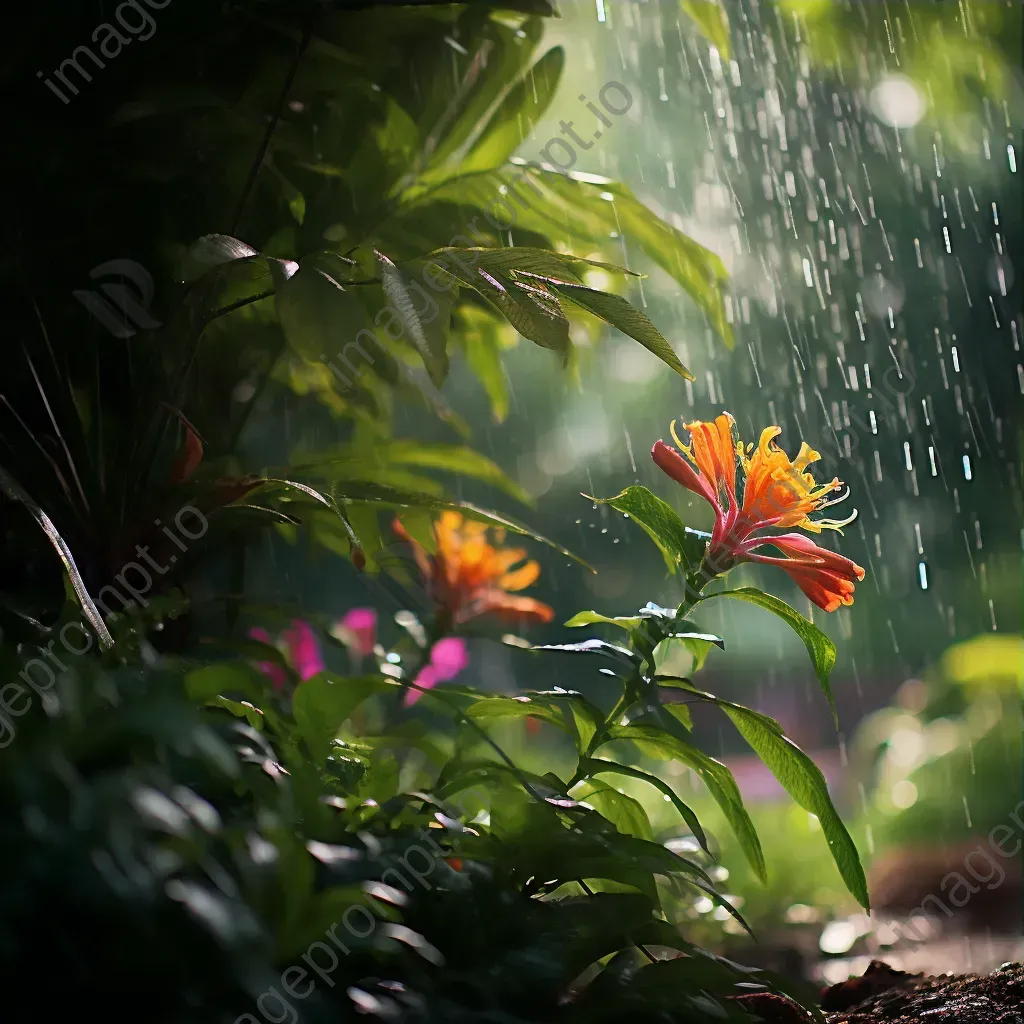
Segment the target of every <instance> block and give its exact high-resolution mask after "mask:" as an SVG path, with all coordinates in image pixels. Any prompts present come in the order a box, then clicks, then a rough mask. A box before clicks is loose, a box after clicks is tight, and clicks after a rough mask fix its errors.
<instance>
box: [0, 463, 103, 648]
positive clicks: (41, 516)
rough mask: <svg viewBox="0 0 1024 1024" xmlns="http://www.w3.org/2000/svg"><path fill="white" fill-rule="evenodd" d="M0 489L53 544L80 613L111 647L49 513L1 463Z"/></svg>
mask: <svg viewBox="0 0 1024 1024" xmlns="http://www.w3.org/2000/svg"><path fill="white" fill-rule="evenodd" d="M0 491H2V492H3V493H4V495H6V497H8V498H9V499H11V500H12V501H17V502H20V503H21V504H22V505H24V506H25V508H26V509H27V510H28V513H29V515H30V516H31V517H32V518H33V519H34V520H35V521H36V523H38V524H39V527H40V528H41V529H42V531H43V533H45V534H46V539H47V540H48V541H49V542H50V544H51V545H52V546H53V550H54V551H56V552H57V557H58V558H59V559H60V560H61V562H62V563H63V565H64V570H65V572H66V573H67V575H68V580H69V581H70V583H71V587H72V589H73V590H74V592H75V596H76V597H77V598H78V603H79V605H80V606H81V609H82V613H83V614H84V615H85V617H86V620H87V621H88V623H89V625H90V626H91V627H92V629H93V632H94V633H95V634H96V636H97V638H98V639H99V643H100V647H102V648H104V649H109V648H111V647H113V646H114V638H113V637H112V636H111V635H110V630H109V629H107V624H106V623H105V622H104V621H103V616H102V615H100V610H99V608H97V607H96V604H95V602H94V601H93V599H92V596H91V595H90V594H89V591H88V589H87V588H86V586H85V581H84V580H83V579H82V574H81V573H80V572H79V571H78V566H77V565H76V564H75V559H74V556H73V555H72V554H71V548H69V547H68V545H67V543H66V542H65V540H64V538H63V537H62V536H61V535H60V532H59V531H58V530H57V527H56V526H54V525H53V522H52V521H51V519H50V517H49V516H48V515H47V514H46V513H45V512H44V511H43V510H42V508H40V506H39V505H37V504H36V502H35V500H34V499H33V498H32V497H31V495H29V493H28V492H27V491H26V490H25V488H24V487H22V486H21V484H19V483H18V481H17V480H15V479H14V477H13V476H11V475H10V473H8V472H7V470H6V469H4V468H3V467H2V466H0Z"/></svg>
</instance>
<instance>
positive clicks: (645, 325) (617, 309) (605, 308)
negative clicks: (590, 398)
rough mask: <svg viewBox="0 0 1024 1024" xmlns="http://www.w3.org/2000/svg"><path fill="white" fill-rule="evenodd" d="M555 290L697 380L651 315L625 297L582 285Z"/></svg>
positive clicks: (679, 372) (681, 373) (663, 360)
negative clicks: (652, 320) (650, 317)
mask: <svg viewBox="0 0 1024 1024" xmlns="http://www.w3.org/2000/svg"><path fill="white" fill-rule="evenodd" d="M555 289H556V290H557V292H558V294H559V295H561V296H563V297H564V298H567V299H569V300H570V301H572V302H575V303H576V305H577V306H580V307H582V308H583V309H585V310H587V311H588V312H589V313H593V314H594V316H596V317H600V319H602V320H604V322H605V323H607V324H611V325H612V327H614V328H616V329H617V330H620V331H622V333H623V334H625V335H627V336H628V337H630V338H633V339H634V340H635V341H639V342H640V344H641V345H643V346H644V348H646V349H647V350H648V351H650V352H653V353H654V355H656V356H657V357H658V358H659V359H660V360H661V361H662V362H663V363H667V364H668V365H669V366H671V367H672V369H673V370H675V371H676V373H678V374H679V375H680V376H682V377H686V378H687V379H688V380H693V379H694V376H693V374H692V373H690V371H689V370H688V369H687V368H686V367H685V366H683V364H682V363H681V362H680V361H679V357H678V356H677V355H676V353H675V350H674V349H673V348H672V346H671V345H670V344H669V343H668V342H667V341H666V340H665V338H664V337H663V336H662V333H661V331H659V330H658V328H657V327H655V326H654V324H653V323H651V321H650V320H649V319H648V317H647V314H646V313H643V312H641V311H640V310H639V309H636V308H635V307H634V306H633V305H631V304H630V303H629V302H628V301H627V300H626V299H624V298H623V297H622V296H621V295H612V294H611V293H610V292H599V291H595V290H594V289H593V288H584V287H583V286H581V285H569V284H560V285H556V286H555Z"/></svg>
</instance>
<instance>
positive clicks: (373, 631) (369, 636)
mask: <svg viewBox="0 0 1024 1024" xmlns="http://www.w3.org/2000/svg"><path fill="white" fill-rule="evenodd" d="M337 629H338V632H340V633H341V634H342V637H343V638H344V640H345V642H346V643H348V644H349V645H350V646H351V647H354V648H355V651H356V653H357V654H358V655H359V656H360V657H361V658H367V657H369V656H370V655H371V654H373V646H374V644H375V643H376V642H377V612H376V610H375V609H373V608H351V609H349V611H347V612H345V614H344V615H343V616H342V618H341V619H340V620H339V622H338V626H337Z"/></svg>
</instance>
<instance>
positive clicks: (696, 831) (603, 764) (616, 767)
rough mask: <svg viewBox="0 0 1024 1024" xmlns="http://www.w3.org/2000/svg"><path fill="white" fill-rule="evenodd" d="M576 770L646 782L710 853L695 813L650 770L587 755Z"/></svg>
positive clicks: (587, 773)
mask: <svg viewBox="0 0 1024 1024" xmlns="http://www.w3.org/2000/svg"><path fill="white" fill-rule="evenodd" d="M578 770H579V772H580V773H581V774H583V775H586V776H591V775H600V774H601V773H602V772H610V773H612V774H614V775H627V776H629V777H630V778H632V779H640V780H641V781H642V782H646V783H648V784H649V785H651V786H653V787H654V788H655V789H656V790H658V792H660V793H661V794H663V795H664V796H666V797H668V799H669V800H670V801H671V803H672V806H673V807H675V809H676V810H677V811H678V812H679V816H680V817H681V818H682V819H683V821H685V822H686V824H687V825H688V826H689V829H690V831H691V832H692V833H693V835H694V838H695V839H696V840H697V842H698V843H700V846H701V849H702V850H704V852H705V853H707V854H708V855H710V853H711V851H710V849H709V848H708V840H707V836H706V835H705V834H704V829H703V828H701V824H700V822H699V821H698V820H697V815H696V814H694V813H693V811H692V810H691V809H690V808H689V807H688V806H687V805H686V804H685V803H683V801H682V800H681V799H680V797H679V794H678V793H676V791H675V790H674V789H673V788H672V787H671V786H670V785H669V784H668V783H667V782H665V780H664V779H659V778H658V776H657V775H651V774H650V772H645V771H643V770H642V769H640V768H634V767H632V766H631V765H625V764H619V763H618V762H617V761H609V760H607V759H605V758H601V757H589V758H584V759H582V760H581V761H580V765H579V769H578Z"/></svg>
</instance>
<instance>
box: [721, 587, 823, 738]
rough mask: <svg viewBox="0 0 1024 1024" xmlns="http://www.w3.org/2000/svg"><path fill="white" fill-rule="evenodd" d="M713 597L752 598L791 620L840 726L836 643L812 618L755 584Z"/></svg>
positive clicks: (790, 622) (756, 602)
mask: <svg viewBox="0 0 1024 1024" xmlns="http://www.w3.org/2000/svg"><path fill="white" fill-rule="evenodd" d="M712 597H734V598H736V599H737V600H739V601H749V602H750V603H751V604H756V605H757V606H758V607H760V608H765V609H767V610H768V611H770V612H774V613H775V614H776V615H778V617H779V618H780V619H783V620H784V621H785V622H788V623H789V625H790V626H792V628H793V631H794V632H795V633H796V635H797V636H798V637H800V639H801V640H802V641H803V642H804V647H806V648H807V653H808V654H809V655H810V658H811V663H812V664H813V665H814V672H815V674H816V675H817V677H818V682H819V683H820V684H821V689H822V691H823V692H824V694H825V697H826V698H827V699H828V706H829V708H830V709H831V711H832V720H833V721H834V722H835V724H836V728H838V727H839V715H838V713H837V712H836V702H835V698H834V697H833V696H832V687H831V686H830V685H829V681H828V680H829V676H830V675H831V673H832V669H833V667H834V666H835V663H836V645H835V644H834V643H832V641H831V640H830V639H829V638H828V637H827V636H826V635H825V634H824V633H823V632H822V631H821V630H820V629H818V627H817V626H815V625H814V623H813V622H811V621H810V620H808V619H805V618H804V617H803V616H802V615H801V614H800V613H799V612H798V611H797V610H796V609H795V608H791V607H790V606H789V605H788V604H786V602H785V601H780V600H779V599H778V598H777V597H772V595H771V594H765V593H763V592H762V591H760V590H758V589H756V588H755V587H739V588H738V589H736V590H720V591H719V592H718V593H716V594H707V595H705V596H704V597H703V598H702V600H707V599H708V598H712Z"/></svg>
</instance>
